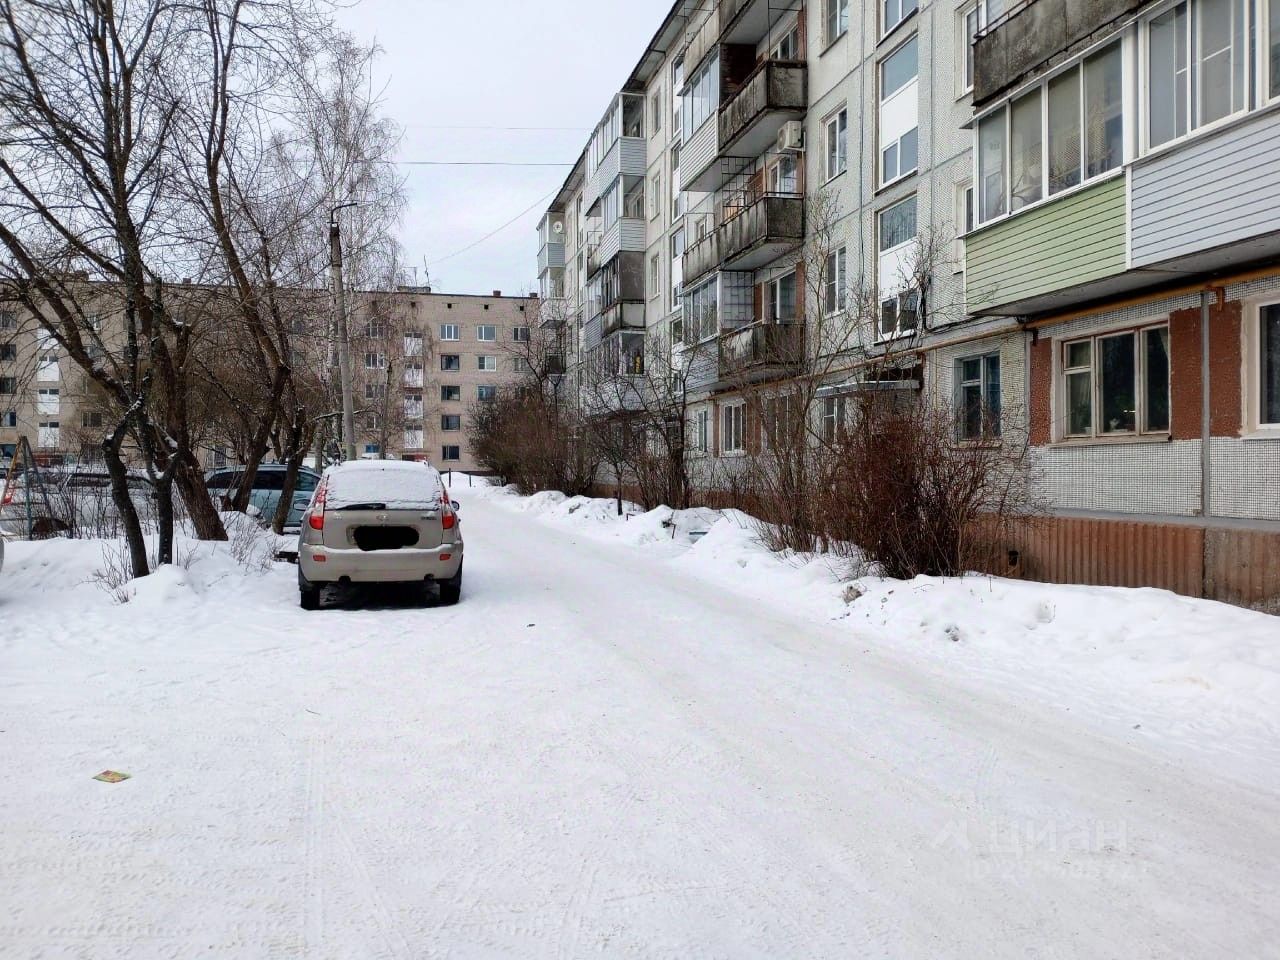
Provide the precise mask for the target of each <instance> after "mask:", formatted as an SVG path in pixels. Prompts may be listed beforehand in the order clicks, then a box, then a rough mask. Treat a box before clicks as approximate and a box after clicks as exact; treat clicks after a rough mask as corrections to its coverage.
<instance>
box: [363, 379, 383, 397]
mask: <svg viewBox="0 0 1280 960" xmlns="http://www.w3.org/2000/svg"><path fill="white" fill-rule="evenodd" d="M386 395H387V385H386V384H385V383H366V384H365V385H364V398H365V399H366V400H381V399H383V398H384V397H385V396H386Z"/></svg>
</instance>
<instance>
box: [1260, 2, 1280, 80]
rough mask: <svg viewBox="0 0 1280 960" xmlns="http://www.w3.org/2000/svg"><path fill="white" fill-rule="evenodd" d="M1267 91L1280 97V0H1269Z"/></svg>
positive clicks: (1265, 58)
mask: <svg viewBox="0 0 1280 960" xmlns="http://www.w3.org/2000/svg"><path fill="white" fill-rule="evenodd" d="M1264 60H1265V62H1266V64H1267V93H1268V96H1269V98H1270V99H1275V98H1276V97H1280V0H1268V2H1267V54H1266V56H1265V57H1264Z"/></svg>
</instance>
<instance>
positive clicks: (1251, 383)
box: [1246, 303, 1280, 430]
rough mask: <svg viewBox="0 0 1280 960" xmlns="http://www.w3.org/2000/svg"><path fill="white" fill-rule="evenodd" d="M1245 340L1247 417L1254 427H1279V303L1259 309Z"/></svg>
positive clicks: (1264, 305)
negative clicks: (1254, 324)
mask: <svg viewBox="0 0 1280 960" xmlns="http://www.w3.org/2000/svg"><path fill="white" fill-rule="evenodd" d="M1246 341H1247V349H1246V353H1247V357H1246V364H1247V367H1246V374H1247V376H1246V381H1247V389H1246V396H1247V398H1248V400H1247V402H1248V405H1249V410H1248V414H1249V415H1248V416H1247V417H1246V420H1247V421H1248V425H1249V426H1250V427H1251V428H1263V429H1269V430H1280V303H1268V304H1263V305H1262V306H1260V307H1259V308H1258V316H1257V322H1256V326H1254V327H1253V329H1251V330H1249V332H1248V336H1247V337H1246Z"/></svg>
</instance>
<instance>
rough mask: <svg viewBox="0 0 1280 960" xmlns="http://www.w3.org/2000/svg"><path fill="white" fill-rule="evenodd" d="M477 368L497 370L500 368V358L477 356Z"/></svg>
mask: <svg viewBox="0 0 1280 960" xmlns="http://www.w3.org/2000/svg"><path fill="white" fill-rule="evenodd" d="M476 369H477V370H486V371H490V372H492V371H495V370H497V369H498V358H497V357H485V356H480V357H476Z"/></svg>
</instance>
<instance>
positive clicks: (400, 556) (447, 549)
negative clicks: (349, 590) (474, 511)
mask: <svg viewBox="0 0 1280 960" xmlns="http://www.w3.org/2000/svg"><path fill="white" fill-rule="evenodd" d="M446 556H447V557H448V559H447V560H446V559H444V558H445V557H446ZM321 558H323V559H321ZM461 566H462V544H461V543H445V544H441V545H440V546H438V547H431V548H420V547H407V548H404V549H401V550H358V549H355V548H350V549H343V550H335V549H333V548H332V547H321V546H315V545H313V544H308V543H302V544H299V545H298V567H299V570H300V571H301V573H302V576H303V578H304V579H306V580H307V581H309V582H311V583H337V582H338V581H339V580H349V581H351V582H352V583H409V582H411V581H417V580H448V579H449V578H450V577H452V576H454V575H456V574H457V572H458V569H459V568H460V567H461Z"/></svg>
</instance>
